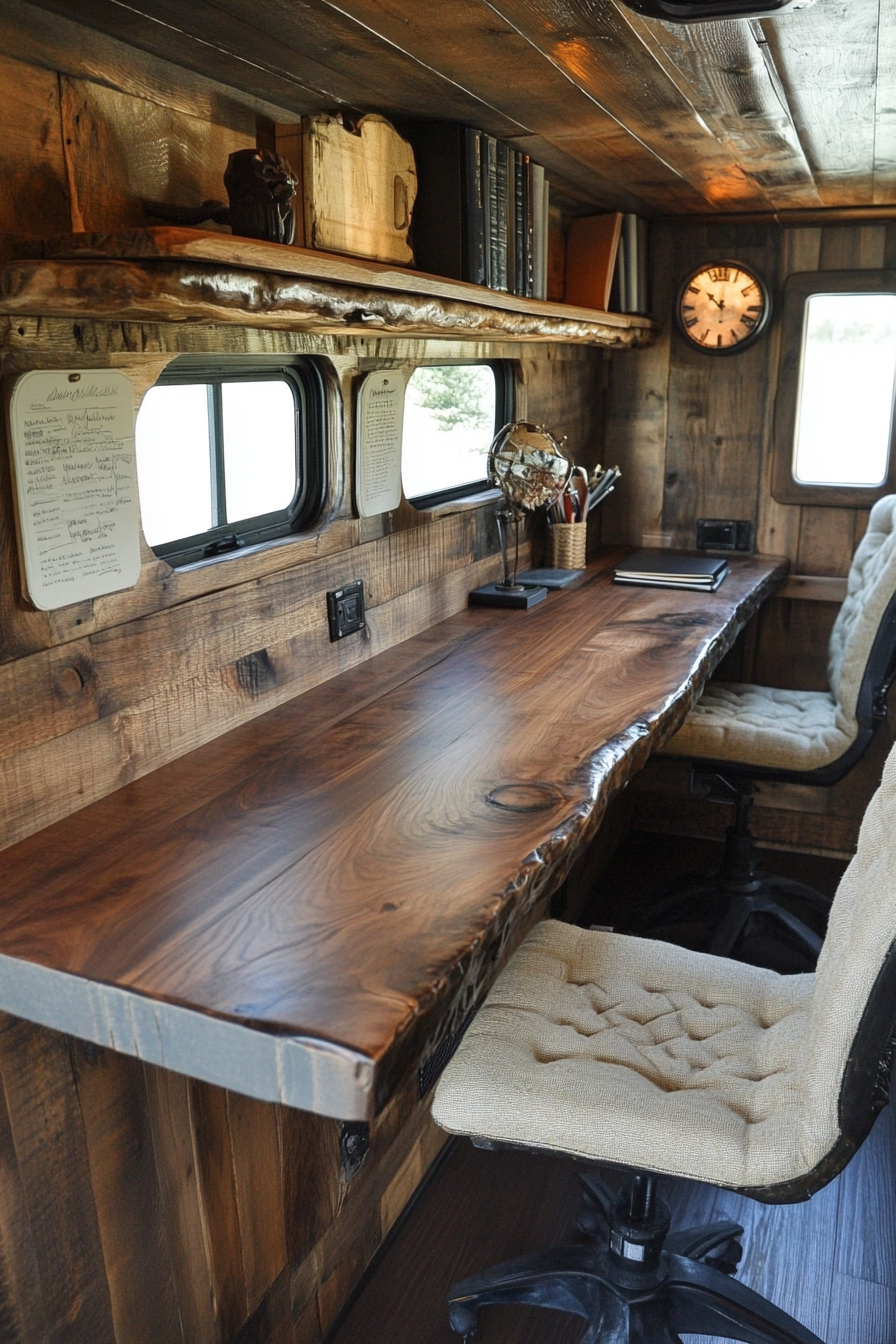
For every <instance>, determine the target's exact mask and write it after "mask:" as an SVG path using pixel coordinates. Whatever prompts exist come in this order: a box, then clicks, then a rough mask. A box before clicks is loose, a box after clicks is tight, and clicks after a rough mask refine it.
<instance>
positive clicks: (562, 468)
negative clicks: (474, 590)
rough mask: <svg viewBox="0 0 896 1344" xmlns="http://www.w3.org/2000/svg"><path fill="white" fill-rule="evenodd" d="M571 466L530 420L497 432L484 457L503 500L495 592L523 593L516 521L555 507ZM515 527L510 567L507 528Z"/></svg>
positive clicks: (548, 436)
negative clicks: (499, 565) (501, 564)
mask: <svg viewBox="0 0 896 1344" xmlns="http://www.w3.org/2000/svg"><path fill="white" fill-rule="evenodd" d="M571 473H572V462H571V461H570V460H569V458H568V457H567V456H566V454H565V452H564V451H563V448H562V447H561V445H560V444H559V443H558V442H557V440H556V439H555V438H554V436H553V434H552V433H551V432H550V430H548V429H545V428H544V427H543V426H542V425H533V424H532V422H531V421H530V420H514V421H513V422H512V423H511V424H509V425H504V426H503V428H502V429H499V430H498V432H497V434H496V435H495V437H494V439H493V440H492V446H491V448H490V449H489V454H488V478H489V480H490V481H491V483H492V484H493V485H496V486H498V488H499V489H500V491H501V493H502V494H503V496H504V499H505V500H506V504H505V507H504V508H501V509H498V511H497V518H498V535H499V538H500V542H501V557H502V559H503V562H504V577H503V579H501V580H500V581H499V582H498V583H497V584H496V585H495V586H496V587H497V588H499V589H505V590H506V591H508V592H522V591H523V588H522V587H521V585H519V584H518V583H517V581H516V571H517V569H518V567H519V553H520V519H521V518H522V516H523V514H524V513H527V512H529V511H530V510H531V509H537V508H540V507H541V506H542V505H550V504H553V503H554V501H555V500H556V499H559V497H560V496H561V495H562V493H563V491H564V490H565V489H566V485H567V482H568V481H569V477H570V474H571ZM511 522H512V523H513V524H514V541H515V545H514V561H513V566H512V567H511V564H510V554H509V547H508V545H507V526H508V524H509V523H511Z"/></svg>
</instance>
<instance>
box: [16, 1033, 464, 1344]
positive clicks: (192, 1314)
mask: <svg viewBox="0 0 896 1344" xmlns="http://www.w3.org/2000/svg"><path fill="white" fill-rule="evenodd" d="M0 1084H2V1086H0V1337H2V1339H3V1341H4V1344H61V1342H62V1341H63V1340H65V1341H70V1342H71V1344H82V1342H83V1344H319V1341H320V1340H321V1338H322V1335H323V1334H324V1333H325V1332H326V1330H327V1329H328V1328H329V1327H330V1326H331V1325H332V1323H333V1320H334V1319H335V1317H336V1315H337V1313H338V1311H339V1310H340V1308H341V1306H342V1305H343V1302H344V1300H345V1298H346V1295H347V1294H348V1292H349V1290H350V1289H351V1287H352V1286H353V1284H354V1283H355V1282H356V1280H357V1279H358V1277H359V1276H360V1275H361V1273H362V1272H363V1270H364V1268H365V1266H366V1264H367V1263H368V1261H369V1259H370V1257H371V1256H372V1255H373V1253H374V1252H375V1250H376V1249H377V1247H378V1246H379V1244H380V1242H381V1241H382V1239H383V1237H384V1236H385V1235H386V1234H387V1232H388V1231H389V1229H390V1228H391V1227H392V1225H393V1223H394V1222H395V1220H396V1218H397V1217H398V1216H399V1214H400V1213H401V1211H402V1210H403V1208H404V1206H405V1204H406V1203H407V1201H408V1199H409V1198H410V1197H411V1195H412V1194H413V1192H414V1190H415V1189H416V1187H417V1185H418V1184H419V1182H420V1180H421V1178H422V1176H423V1174H424V1173H425V1171H426V1170H427V1168H428V1167H429V1166H430V1164H431V1163H432V1161H433V1160H434V1159H435V1157H436V1156H437V1155H438V1153H439V1151H440V1149H441V1148H442V1145H443V1144H444V1142H445V1138H446V1136H445V1135H444V1133H443V1132H442V1131H441V1130H438V1129H436V1127H435V1125H434V1124H433V1122H432V1120H431V1119H430V1116H429V1105H428V1100H427V1101H424V1102H420V1101H419V1100H418V1098H417V1095H416V1080H412V1085H411V1086H409V1087H406V1088H405V1089H404V1091H402V1092H400V1093H398V1094H397V1095H396V1096H395V1097H394V1098H393V1100H392V1101H391V1103H390V1104H389V1105H388V1106H387V1107H386V1108H385V1110H384V1111H383V1112H382V1113H381V1114H380V1116H379V1117H378V1119H377V1121H376V1123H375V1124H374V1125H373V1126H372V1127H371V1131H370V1150H369V1152H368V1154H367V1156H366V1158H365V1160H364V1162H363V1164H362V1165H361V1166H360V1168H359V1169H358V1170H357V1172H356V1173H355V1174H354V1175H353V1176H352V1177H351V1179H347V1177H346V1176H345V1175H344V1174H343V1172H342V1170H341V1166H340V1152H339V1140H340V1125H339V1122H338V1121H335V1120H326V1119H323V1118H322V1117H320V1116H315V1115H309V1114H307V1113H305V1112H302V1111H295V1110H290V1109H288V1108H285V1107H280V1106H272V1105H268V1104H266V1103H264V1102H259V1101H253V1100H251V1099H250V1098H247V1097H242V1096H238V1095H237V1094H236V1093H231V1092H225V1091H223V1090H222V1089H220V1088H216V1087H212V1086H211V1085H209V1084H207V1083H200V1082H197V1081H196V1080H195V1079H189V1078H184V1077H182V1076H180V1075H178V1074H174V1073H170V1072H167V1071H166V1070H164V1069H158V1068H153V1067H151V1066H149V1065H143V1064H141V1063H140V1061H139V1060H136V1059H131V1058H129V1057H128V1056H125V1055H119V1054H117V1053H115V1052H114V1051H110V1050H102V1049H99V1048H98V1047H96V1046H92V1045H87V1044H85V1043H83V1042H80V1041H75V1040H72V1039H70V1038H68V1037H65V1036H62V1035H60V1034H59V1033H57V1032H52V1031H47V1030H45V1029H44V1028H41V1027H36V1026H32V1025H31V1024H30V1023H25V1022H21V1021H18V1020H17V1019H15V1018H11V1017H8V1016H6V1015H5V1014H0Z"/></svg>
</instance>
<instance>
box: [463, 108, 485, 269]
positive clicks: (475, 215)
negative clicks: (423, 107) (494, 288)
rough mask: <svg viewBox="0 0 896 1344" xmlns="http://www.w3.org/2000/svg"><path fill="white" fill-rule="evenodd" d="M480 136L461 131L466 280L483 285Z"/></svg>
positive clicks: (482, 207)
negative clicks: (462, 135)
mask: <svg viewBox="0 0 896 1344" xmlns="http://www.w3.org/2000/svg"><path fill="white" fill-rule="evenodd" d="M482 186H483V183H482V132H481V131H477V130H473V129H472V128H470V127H467V128H466V129H465V131H464V217H465V221H466V227H465V242H466V246H465V252H466V258H465V266H464V269H465V271H466V274H465V276H464V279H465V280H471V281H472V282H473V284H474V285H484V284H485V210H484V205H483V199H482Z"/></svg>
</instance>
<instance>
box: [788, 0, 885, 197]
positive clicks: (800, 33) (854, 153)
mask: <svg viewBox="0 0 896 1344" xmlns="http://www.w3.org/2000/svg"><path fill="white" fill-rule="evenodd" d="M887 7H890V8H891V6H890V5H889V0H884V5H883V6H881V5H880V0H827V3H825V4H821V5H813V6H812V7H811V8H810V9H807V10H806V11H805V12H800V13H798V14H791V15H782V17H781V18H778V19H774V20H766V21H765V22H764V23H763V24H762V28H763V31H764V33H765V35H766V37H767V39H768V44H769V47H770V48H771V50H772V54H773V56H774V60H775V65H776V66H777V68H778V71H779V73H780V76H781V80H782V83H783V85H784V87H785V89H786V91H787V100H788V103H789V104H790V107H791V109H792V112H793V117H794V121H795V123H796V127H797V131H798V132H799V137H800V141H801V142H802V144H803V146H804V147H805V150H806V157H807V159H808V161H809V163H810V164H811V167H812V173H813V176H814V178H815V181H816V183H817V184H818V192H819V196H820V198H821V201H822V203H823V204H824V205H862V204H869V205H870V204H871V203H872V201H873V200H874V199H875V196H874V174H875V114H876V110H877V109H876V107H875V85H876V81H877V65H878V16H879V13H880V11H881V9H882V8H887ZM890 41H892V24H891V25H890ZM891 87H892V86H891ZM887 106H892V104H887Z"/></svg>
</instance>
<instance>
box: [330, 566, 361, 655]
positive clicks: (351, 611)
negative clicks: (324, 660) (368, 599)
mask: <svg viewBox="0 0 896 1344" xmlns="http://www.w3.org/2000/svg"><path fill="white" fill-rule="evenodd" d="M327 620H328V621H329V624H330V643H331V644H335V642H336V640H337V639H345V637H346V635H353V634H354V633H355V632H356V631H357V630H363V629H364V626H365V625H366V621H365V620H364V580H363V579H355V581H354V583H347V584H346V585H345V587H344V588H336V589H334V591H333V592H332V593H327Z"/></svg>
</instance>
